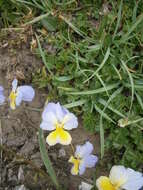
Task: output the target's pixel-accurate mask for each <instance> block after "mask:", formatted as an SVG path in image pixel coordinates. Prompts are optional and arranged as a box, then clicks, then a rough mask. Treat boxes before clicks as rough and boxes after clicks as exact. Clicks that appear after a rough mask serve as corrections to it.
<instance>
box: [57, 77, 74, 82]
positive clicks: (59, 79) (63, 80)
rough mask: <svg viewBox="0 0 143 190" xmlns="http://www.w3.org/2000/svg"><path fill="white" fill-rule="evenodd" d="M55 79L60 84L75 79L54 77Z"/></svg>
mask: <svg viewBox="0 0 143 190" xmlns="http://www.w3.org/2000/svg"><path fill="white" fill-rule="evenodd" d="M54 79H55V80H57V81H60V82H65V81H69V80H71V79H73V76H60V77H54Z"/></svg>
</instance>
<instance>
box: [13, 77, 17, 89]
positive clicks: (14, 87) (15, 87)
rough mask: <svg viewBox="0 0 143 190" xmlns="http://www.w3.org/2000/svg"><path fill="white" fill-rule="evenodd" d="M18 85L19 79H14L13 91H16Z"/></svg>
mask: <svg viewBox="0 0 143 190" xmlns="http://www.w3.org/2000/svg"><path fill="white" fill-rule="evenodd" d="M17 85H18V80H17V79H14V80H13V81H12V90H13V91H16V89H17Z"/></svg>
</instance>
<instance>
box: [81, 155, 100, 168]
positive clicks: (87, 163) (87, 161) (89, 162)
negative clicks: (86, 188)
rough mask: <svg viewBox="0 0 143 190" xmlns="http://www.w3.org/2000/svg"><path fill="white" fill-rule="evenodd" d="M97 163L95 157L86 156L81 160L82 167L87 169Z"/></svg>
mask: <svg viewBox="0 0 143 190" xmlns="http://www.w3.org/2000/svg"><path fill="white" fill-rule="evenodd" d="M97 161H98V157H97V156H95V155H88V156H86V157H84V159H83V162H84V165H85V167H87V168H92V167H95V165H96V163H97Z"/></svg>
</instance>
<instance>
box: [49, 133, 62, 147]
mask: <svg viewBox="0 0 143 190" xmlns="http://www.w3.org/2000/svg"><path fill="white" fill-rule="evenodd" d="M46 142H47V143H48V144H49V145H50V146H54V145H55V144H57V143H58V142H59V135H58V133H57V131H56V130H55V131H53V132H51V133H50V134H49V135H48V136H47V138H46Z"/></svg>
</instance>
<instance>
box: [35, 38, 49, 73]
mask: <svg viewBox="0 0 143 190" xmlns="http://www.w3.org/2000/svg"><path fill="white" fill-rule="evenodd" d="M36 39H37V42H38V48H39V51H40V55H41V57H42V61H43V63H44V65H45V67H46V68H47V70H48V71H49V73H50V74H52V71H51V70H50V68H49V65H48V63H47V61H46V56H45V53H44V51H43V50H42V47H41V44H40V41H39V37H38V36H37V35H36Z"/></svg>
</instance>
